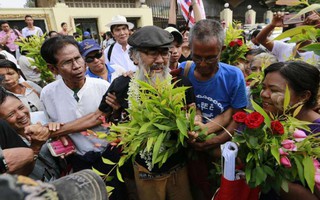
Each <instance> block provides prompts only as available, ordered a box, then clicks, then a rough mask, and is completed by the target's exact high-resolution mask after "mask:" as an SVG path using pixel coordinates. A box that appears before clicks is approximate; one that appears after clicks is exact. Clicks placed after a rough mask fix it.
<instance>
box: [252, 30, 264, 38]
mask: <svg viewBox="0 0 320 200" xmlns="http://www.w3.org/2000/svg"><path fill="white" fill-rule="evenodd" d="M260 31H261V30H259V29H257V30H255V31H253V32H252V33H251V37H250V39H252V38H255V37H257V35H258V34H259V33H260Z"/></svg>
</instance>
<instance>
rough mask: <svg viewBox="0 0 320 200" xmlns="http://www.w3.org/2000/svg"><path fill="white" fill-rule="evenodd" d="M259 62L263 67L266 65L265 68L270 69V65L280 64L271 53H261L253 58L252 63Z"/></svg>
mask: <svg viewBox="0 0 320 200" xmlns="http://www.w3.org/2000/svg"><path fill="white" fill-rule="evenodd" d="M257 60H259V61H261V65H264V67H268V66H269V65H271V64H273V63H276V62H278V60H277V58H276V57H275V56H274V55H273V54H271V53H260V54H258V55H256V56H254V57H253V59H252V61H251V63H253V62H254V61H257Z"/></svg>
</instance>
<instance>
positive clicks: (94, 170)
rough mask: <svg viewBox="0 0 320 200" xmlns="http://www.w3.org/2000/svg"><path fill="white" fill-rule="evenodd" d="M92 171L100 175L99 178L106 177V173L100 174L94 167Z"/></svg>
mask: <svg viewBox="0 0 320 200" xmlns="http://www.w3.org/2000/svg"><path fill="white" fill-rule="evenodd" d="M92 171H93V172H94V173H96V174H98V175H99V176H105V174H104V173H101V172H99V170H97V169H95V168H94V167H92Z"/></svg>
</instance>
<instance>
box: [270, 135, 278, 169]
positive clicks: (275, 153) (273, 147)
mask: <svg viewBox="0 0 320 200" xmlns="http://www.w3.org/2000/svg"><path fill="white" fill-rule="evenodd" d="M272 143H273V145H271V154H272V155H273V157H274V158H275V159H276V161H277V162H278V164H280V153H279V146H278V145H275V144H277V139H276V138H273V139H272Z"/></svg>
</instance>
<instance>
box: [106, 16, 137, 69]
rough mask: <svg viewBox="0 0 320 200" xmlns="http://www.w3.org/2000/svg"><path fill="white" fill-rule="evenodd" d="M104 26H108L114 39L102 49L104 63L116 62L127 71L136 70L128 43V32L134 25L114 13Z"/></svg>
mask: <svg viewBox="0 0 320 200" xmlns="http://www.w3.org/2000/svg"><path fill="white" fill-rule="evenodd" d="M106 26H107V27H109V28H110V30H111V33H112V35H113V37H114V39H115V41H116V42H115V43H114V44H112V45H110V46H108V48H106V50H105V51H104V55H105V58H106V64H108V63H110V64H111V65H112V64H118V65H120V66H121V67H123V68H124V69H126V70H127V71H136V69H137V67H136V66H135V65H134V63H133V62H132V60H131V59H130V57H129V48H130V45H129V44H128V38H129V32H130V29H132V28H133V27H134V25H133V24H132V23H130V22H127V19H126V18H125V17H124V16H121V15H116V16H114V17H112V20H111V22H110V23H109V24H107V25H106Z"/></svg>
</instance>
